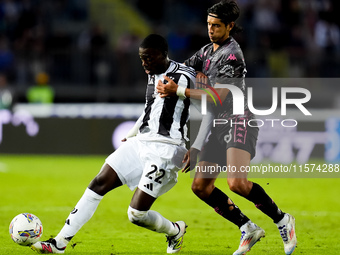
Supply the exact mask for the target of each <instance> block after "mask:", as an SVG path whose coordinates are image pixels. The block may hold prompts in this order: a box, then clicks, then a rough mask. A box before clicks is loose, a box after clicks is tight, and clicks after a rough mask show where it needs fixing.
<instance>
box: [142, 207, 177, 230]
mask: <svg viewBox="0 0 340 255" xmlns="http://www.w3.org/2000/svg"><path fill="white" fill-rule="evenodd" d="M147 215H148V218H149V221H150V223H151V222H153V225H154V226H153V227H154V228H153V229H154V230H155V231H156V232H158V233H165V234H167V235H169V236H174V235H177V233H178V232H179V228H178V227H177V225H176V224H174V223H172V222H171V221H169V220H168V219H166V218H164V217H163V216H162V215H161V214H160V213H158V212H156V211H152V210H149V211H148V213H147Z"/></svg>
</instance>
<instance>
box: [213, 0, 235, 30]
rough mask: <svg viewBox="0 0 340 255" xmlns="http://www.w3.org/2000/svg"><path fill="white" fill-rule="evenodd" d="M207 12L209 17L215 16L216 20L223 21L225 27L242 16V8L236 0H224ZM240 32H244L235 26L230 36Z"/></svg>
mask: <svg viewBox="0 0 340 255" xmlns="http://www.w3.org/2000/svg"><path fill="white" fill-rule="evenodd" d="M207 12H208V15H209V14H214V15H215V16H216V18H218V19H221V21H222V22H223V23H224V24H225V25H228V24H229V23H230V22H233V21H235V20H237V18H238V17H239V16H240V8H239V7H238V5H237V3H236V2H235V1H234V0H222V1H220V2H219V3H217V4H214V5H213V6H211V7H210V8H209V9H208V11H207ZM240 31H242V28H241V27H239V26H238V25H236V24H235V25H234V27H233V29H232V30H231V31H230V34H234V33H237V32H240Z"/></svg>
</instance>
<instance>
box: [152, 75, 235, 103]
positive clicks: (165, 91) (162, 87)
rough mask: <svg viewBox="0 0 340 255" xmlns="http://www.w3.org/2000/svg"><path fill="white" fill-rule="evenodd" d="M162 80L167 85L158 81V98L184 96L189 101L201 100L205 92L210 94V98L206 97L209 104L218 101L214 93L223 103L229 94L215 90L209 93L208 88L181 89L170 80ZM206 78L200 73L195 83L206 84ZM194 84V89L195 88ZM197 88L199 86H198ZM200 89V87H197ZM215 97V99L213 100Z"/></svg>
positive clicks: (225, 90)
mask: <svg viewBox="0 0 340 255" xmlns="http://www.w3.org/2000/svg"><path fill="white" fill-rule="evenodd" d="M163 77H164V80H166V81H167V84H164V83H163V82H162V81H158V83H157V86H156V89H157V91H158V93H160V97H168V96H175V95H177V96H185V97H189V98H191V99H197V100H201V98H202V95H203V94H207V92H206V91H207V90H208V91H209V92H210V93H209V95H211V96H213V97H214V98H212V97H211V96H209V97H207V101H208V102H210V103H213V102H215V101H216V100H219V98H218V97H217V95H216V94H215V92H217V94H218V95H219V97H220V99H221V101H222V102H223V101H224V99H225V98H226V96H227V94H228V93H229V90H228V89H215V92H213V91H211V89H210V88H205V89H204V90H202V89H189V88H183V87H179V86H178V84H176V83H175V82H174V81H173V80H172V79H170V78H169V77H167V76H165V75H164V76H163ZM207 79H208V78H207V77H206V76H205V75H204V74H203V73H200V74H199V75H198V76H197V77H196V81H198V82H196V83H197V84H207ZM197 84H196V87H197ZM198 87H199V85H198ZM199 88H200V87H199ZM215 97H216V98H215Z"/></svg>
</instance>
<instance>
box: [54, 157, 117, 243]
mask: <svg viewBox="0 0 340 255" xmlns="http://www.w3.org/2000/svg"><path fill="white" fill-rule="evenodd" d="M121 185H122V182H121V181H120V179H119V178H118V175H117V173H116V172H115V171H114V170H113V169H112V168H111V167H110V166H109V165H107V164H104V165H103V167H102V169H101V170H100V172H99V173H98V175H97V176H96V177H95V178H94V179H93V180H92V181H91V183H90V184H89V186H88V188H87V189H86V190H85V192H84V194H83V196H82V197H81V198H80V200H79V201H78V203H77V205H76V206H75V208H74V209H73V211H72V212H71V213H70V215H69V216H68V218H67V220H66V222H65V225H64V227H63V228H62V229H61V231H60V232H59V234H58V235H57V236H56V238H55V239H56V241H57V244H58V246H60V245H62V246H66V245H67V243H68V241H70V240H71V239H72V237H73V236H74V235H75V234H76V233H77V232H78V231H79V230H80V228H81V227H82V226H83V225H84V224H85V223H86V222H87V221H89V220H90V218H91V217H92V215H93V214H94V212H95V211H96V209H97V207H98V205H99V203H100V201H101V199H102V198H103V196H104V195H105V194H106V193H107V192H109V191H110V190H112V189H114V188H117V187H119V186H121Z"/></svg>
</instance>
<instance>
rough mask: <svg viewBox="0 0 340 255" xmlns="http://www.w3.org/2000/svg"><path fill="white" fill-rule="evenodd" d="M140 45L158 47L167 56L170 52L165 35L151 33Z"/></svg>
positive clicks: (145, 47) (142, 46) (141, 46)
mask: <svg viewBox="0 0 340 255" xmlns="http://www.w3.org/2000/svg"><path fill="white" fill-rule="evenodd" d="M139 47H140V48H144V49H147V48H152V49H157V50H159V51H160V52H161V53H163V54H164V55H165V56H166V55H167V54H168V43H167V41H166V40H165V38H164V37H163V36H161V35H158V34H150V35H148V36H147V37H145V38H144V40H143V41H142V42H141V44H140V46H139Z"/></svg>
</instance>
